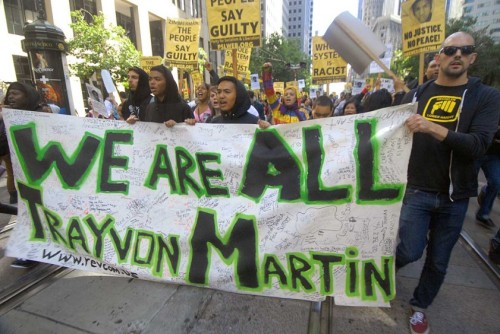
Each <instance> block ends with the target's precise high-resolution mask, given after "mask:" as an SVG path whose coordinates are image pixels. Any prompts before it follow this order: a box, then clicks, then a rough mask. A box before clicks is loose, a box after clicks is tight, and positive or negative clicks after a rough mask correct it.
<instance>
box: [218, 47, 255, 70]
mask: <svg viewBox="0 0 500 334" xmlns="http://www.w3.org/2000/svg"><path fill="white" fill-rule="evenodd" d="M225 53H226V54H225V57H224V71H225V72H226V75H230V76H233V73H234V64H233V51H232V50H226V52H225ZM251 54H252V49H251V48H238V50H237V51H236V59H237V61H238V63H237V64H236V66H237V70H238V76H240V77H246V76H247V75H248V71H249V67H250V56H251Z"/></svg>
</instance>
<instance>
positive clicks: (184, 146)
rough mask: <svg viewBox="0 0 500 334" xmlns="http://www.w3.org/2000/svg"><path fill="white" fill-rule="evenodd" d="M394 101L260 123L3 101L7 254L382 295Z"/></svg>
mask: <svg viewBox="0 0 500 334" xmlns="http://www.w3.org/2000/svg"><path fill="white" fill-rule="evenodd" d="M414 109H415V108H414V106H410V105H405V106H400V107H395V108H388V109H384V110H379V111H376V112H371V113H366V114H360V115H355V116H345V117H334V118H328V119H322V120H310V121H306V122H301V123H298V124H290V125H280V126H275V127H272V128H270V129H268V130H265V131H262V130H259V129H258V128H257V125H222V124H196V125H195V126H187V125H183V124H178V125H176V126H175V127H173V128H166V127H165V126H164V125H163V124H156V123H145V122H141V123H137V124H135V125H132V126H131V125H128V124H127V123H126V122H122V121H109V120H103V119H93V118H77V117H71V116H62V115H53V114H45V113H36V112H27V111H19V110H8V109H7V110H5V109H4V112H3V114H4V118H5V121H6V124H7V126H8V132H9V141H10V148H11V155H12V161H13V165H14V173H15V177H16V185H17V188H18V194H19V215H18V223H17V226H16V228H15V230H14V232H13V234H12V237H11V238H10V240H9V245H8V249H7V255H8V256H12V257H22V258H29V259H32V260H36V261H42V262H47V263H52V264H57V265H62V266H67V267H72V268H76V269H82V270H91V271H96V272H102V273H106V274H114V275H120V276H128V277H135V278H141V279H151V280H162V281H170V282H175V283H181V284H190V285H196V286H204V287H211V288H216V289H221V290H226V291H232V292H238V293H249V294H258V295H267V296H275V297H285V298H297V299H305V300H322V299H324V298H325V296H335V301H336V303H338V304H349V305H371V306H377V305H387V303H388V302H389V301H390V300H392V299H393V298H394V297H395V286H394V283H395V280H394V250H395V246H396V235H397V229H398V216H399V210H400V206H401V200H402V197H403V194H404V189H405V182H406V170H407V164H408V158H409V153H410V147H411V143H412V137H411V135H410V134H409V133H408V132H407V131H406V129H405V127H404V121H405V120H406V119H407V118H408V116H409V115H410V114H411V113H413V112H415V110H414Z"/></svg>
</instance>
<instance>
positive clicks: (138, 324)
mask: <svg viewBox="0 0 500 334" xmlns="http://www.w3.org/2000/svg"><path fill="white" fill-rule="evenodd" d="M0 187H1V184H0ZM1 196H2V195H1V194H0V198H1ZM499 204H500V203H498V201H497V203H496V204H495V213H494V217H493V219H494V221H496V222H497V224H498V222H500V214H499V212H500V205H499ZM474 205H476V206H477V204H476V203H475V200H471V204H470V210H469V212H468V214H467V222H466V227H467V228H476V227H475V226H474V221H473V217H474V211H473V210H474ZM471 224H472V225H471ZM469 225H470V226H469ZM480 231H481V229H479V230H477V231H476V232H477V233H479V232H480ZM491 233H493V232H491ZM486 239H487V238H486V237H485V240H486ZM0 246H1V245H0ZM0 251H1V250H0ZM2 253H3V252H2ZM0 255H1V254H0ZM11 260H12V259H8V258H2V259H0V275H1V276H0V284H5V282H6V281H12V280H13V279H15V276H16V275H22V272H23V270H19V269H17V270H16V269H11V268H10V267H9V266H8V265H9V264H10V261H11ZM422 264H423V261H422V260H421V261H419V262H417V263H414V264H412V265H410V266H407V267H405V268H403V269H401V270H400V271H399V272H398V275H397V279H396V283H397V297H396V299H395V300H394V301H393V302H392V303H391V306H392V307H391V308H366V307H356V308H354V307H341V306H334V307H333V309H332V310H331V311H332V319H331V320H332V322H333V324H332V328H333V333H349V334H355V333H395V334H396V333H409V331H408V317H409V314H408V306H407V305H408V304H407V301H408V300H409V299H410V297H411V294H412V292H413V289H414V287H415V285H416V283H417V281H418V276H419V273H420V268H421V266H422ZM13 277H14V278H13ZM498 284H499V283H498V282H493V281H492V280H491V279H490V278H489V276H488V275H487V274H486V273H485V272H484V271H483V269H482V268H481V267H480V265H479V264H478V262H477V260H476V259H475V258H473V257H472V256H471V255H470V254H469V253H468V252H467V250H466V247H465V245H464V244H463V243H462V242H461V241H460V242H459V243H458V244H457V246H456V247H455V249H454V251H453V254H452V259H451V263H450V266H449V270H448V275H447V276H446V280H445V284H444V285H443V287H442V288H441V291H440V293H439V295H438V297H437V298H436V300H435V301H434V304H433V305H432V306H431V307H430V308H429V310H428V314H427V315H428V318H429V321H430V325H431V333H454V334H457V333H475V334H490V333H500V291H499V289H498ZM310 306H311V303H310V302H306V301H296V300H288V299H277V298H266V297H257V296H250V295H238V294H231V293H225V292H220V291H215V290H210V289H203V288H197V287H190V286H180V285H174V284H164V283H155V282H150V281H143V280H137V279H127V278H121V277H111V276H103V275H97V274H93V273H88V272H82V271H76V270H75V271H73V272H71V273H70V274H68V275H67V276H65V277H63V278H61V279H58V280H56V281H55V282H54V283H53V284H51V285H50V286H48V287H47V288H45V289H43V290H41V291H39V292H38V293H36V294H34V295H31V296H29V298H28V299H27V300H25V301H24V302H23V303H21V304H19V305H17V306H16V307H15V308H13V309H12V310H10V311H8V312H6V313H5V314H2V315H1V316H0V333H2V334H7V333H9V334H10V333H15V334H17V333H37V334H38V333H64V334H66V333H128V334H131V333H136V334H137V333H238V334H246V333H249V334H250V333H252V334H253V333H273V334H274V333H287V334H288V333H290V334H295V333H297V334H299V333H300V334H302V333H307V330H308V321H309V310H310ZM326 325H327V324H326V319H324V318H323V323H322V329H323V330H322V333H326V331H325V329H326Z"/></svg>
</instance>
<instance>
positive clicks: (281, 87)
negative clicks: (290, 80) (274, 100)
mask: <svg viewBox="0 0 500 334" xmlns="http://www.w3.org/2000/svg"><path fill="white" fill-rule="evenodd" d="M273 87H274V91H275V92H277V93H281V94H283V92H284V91H285V83H284V82H273Z"/></svg>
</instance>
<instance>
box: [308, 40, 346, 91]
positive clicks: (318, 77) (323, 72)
mask: <svg viewBox="0 0 500 334" xmlns="http://www.w3.org/2000/svg"><path fill="white" fill-rule="evenodd" d="M312 46H313V60H312V64H313V73H312V81H313V83H314V84H318V85H319V84H327V83H330V82H340V81H346V78H347V62H346V61H345V60H344V59H342V57H340V55H339V54H338V53H337V52H336V51H335V50H334V49H332V48H330V47H329V46H328V44H327V43H326V42H325V40H324V39H323V38H322V37H321V36H313V40H312Z"/></svg>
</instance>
